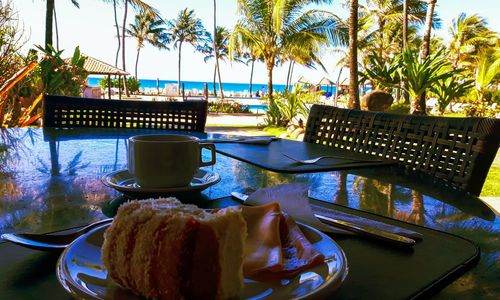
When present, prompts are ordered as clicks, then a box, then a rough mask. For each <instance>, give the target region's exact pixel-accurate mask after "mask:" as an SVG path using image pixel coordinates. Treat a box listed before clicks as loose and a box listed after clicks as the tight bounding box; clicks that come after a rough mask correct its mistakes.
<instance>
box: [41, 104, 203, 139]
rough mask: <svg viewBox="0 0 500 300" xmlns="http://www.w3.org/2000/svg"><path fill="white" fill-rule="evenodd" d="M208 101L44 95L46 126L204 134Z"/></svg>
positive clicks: (44, 124)
mask: <svg viewBox="0 0 500 300" xmlns="http://www.w3.org/2000/svg"><path fill="white" fill-rule="evenodd" d="M207 113H208V102H207V101H183V102H164V101H161V102H160V101H155V102H153V101H135V100H105V99H91V98H79V97H68V96H55V95H45V97H44V103H43V126H45V127H59V128H70V127H107V128H130V129H165V130H182V131H199V132H204V131H205V124H206V121H207Z"/></svg>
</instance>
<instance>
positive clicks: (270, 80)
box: [261, 60, 274, 102]
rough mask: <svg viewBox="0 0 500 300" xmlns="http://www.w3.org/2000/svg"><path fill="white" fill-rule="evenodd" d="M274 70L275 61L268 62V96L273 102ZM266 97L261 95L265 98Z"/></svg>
mask: <svg viewBox="0 0 500 300" xmlns="http://www.w3.org/2000/svg"><path fill="white" fill-rule="evenodd" d="M273 68H274V60H272V61H268V62H267V78H268V79H267V94H268V95H269V101H270V102H273ZM263 96H264V95H261V97H263Z"/></svg>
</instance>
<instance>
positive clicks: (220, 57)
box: [200, 26, 240, 99]
mask: <svg viewBox="0 0 500 300" xmlns="http://www.w3.org/2000/svg"><path fill="white" fill-rule="evenodd" d="M230 35H231V33H230V32H229V30H228V29H227V28H225V27H222V26H217V28H216V30H215V39H214V37H213V35H212V34H208V36H207V40H206V42H205V44H204V45H203V46H201V47H200V51H201V52H202V53H203V54H204V55H205V58H204V61H205V62H207V61H209V60H210V59H213V58H215V60H216V61H217V62H216V64H215V65H214V79H213V83H214V95H216V96H217V90H216V84H215V81H216V77H217V75H218V81H219V90H220V95H221V99H224V92H223V90H222V78H221V74H220V62H221V61H226V60H228V58H229V37H230ZM214 46H215V47H214ZM214 49H215V50H214ZM235 60H237V61H240V59H239V58H238V57H236V58H235Z"/></svg>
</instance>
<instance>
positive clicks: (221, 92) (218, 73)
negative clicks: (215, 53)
mask: <svg viewBox="0 0 500 300" xmlns="http://www.w3.org/2000/svg"><path fill="white" fill-rule="evenodd" d="M217 60H218V59H217ZM217 75H218V76H219V90H220V98H221V99H222V100H224V91H223V90H222V80H221V78H220V67H219V63H218V62H217Z"/></svg>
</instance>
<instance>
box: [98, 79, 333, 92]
mask: <svg viewBox="0 0 500 300" xmlns="http://www.w3.org/2000/svg"><path fill="white" fill-rule="evenodd" d="M101 80H102V78H99V77H89V81H88V83H89V85H90V86H99V81H101ZM139 83H140V84H141V88H142V89H146V88H150V89H156V88H157V87H160V88H164V87H165V84H172V83H173V84H177V81H176V80H162V79H160V80H157V79H139ZM181 83H184V89H185V90H192V89H197V90H199V91H202V90H203V84H205V83H206V84H207V85H208V90H209V91H213V89H214V85H213V82H201V81H181ZM285 87H286V85H284V84H274V85H273V88H274V90H275V91H279V92H281V91H283V90H285ZM222 88H223V89H224V92H235V93H237V92H240V93H245V92H249V91H250V84H249V83H234V82H223V83H222ZM262 88H264V90H267V83H254V84H253V85H252V93H254V94H255V92H257V91H258V90H261V89H262ZM331 88H332V87H329V90H330V91H331V92H332V93H334V92H335V87H333V90H331ZM216 89H217V91H219V84H218V83H216ZM322 89H323V90H325V91H326V90H327V87H326V86H323V87H322Z"/></svg>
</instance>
